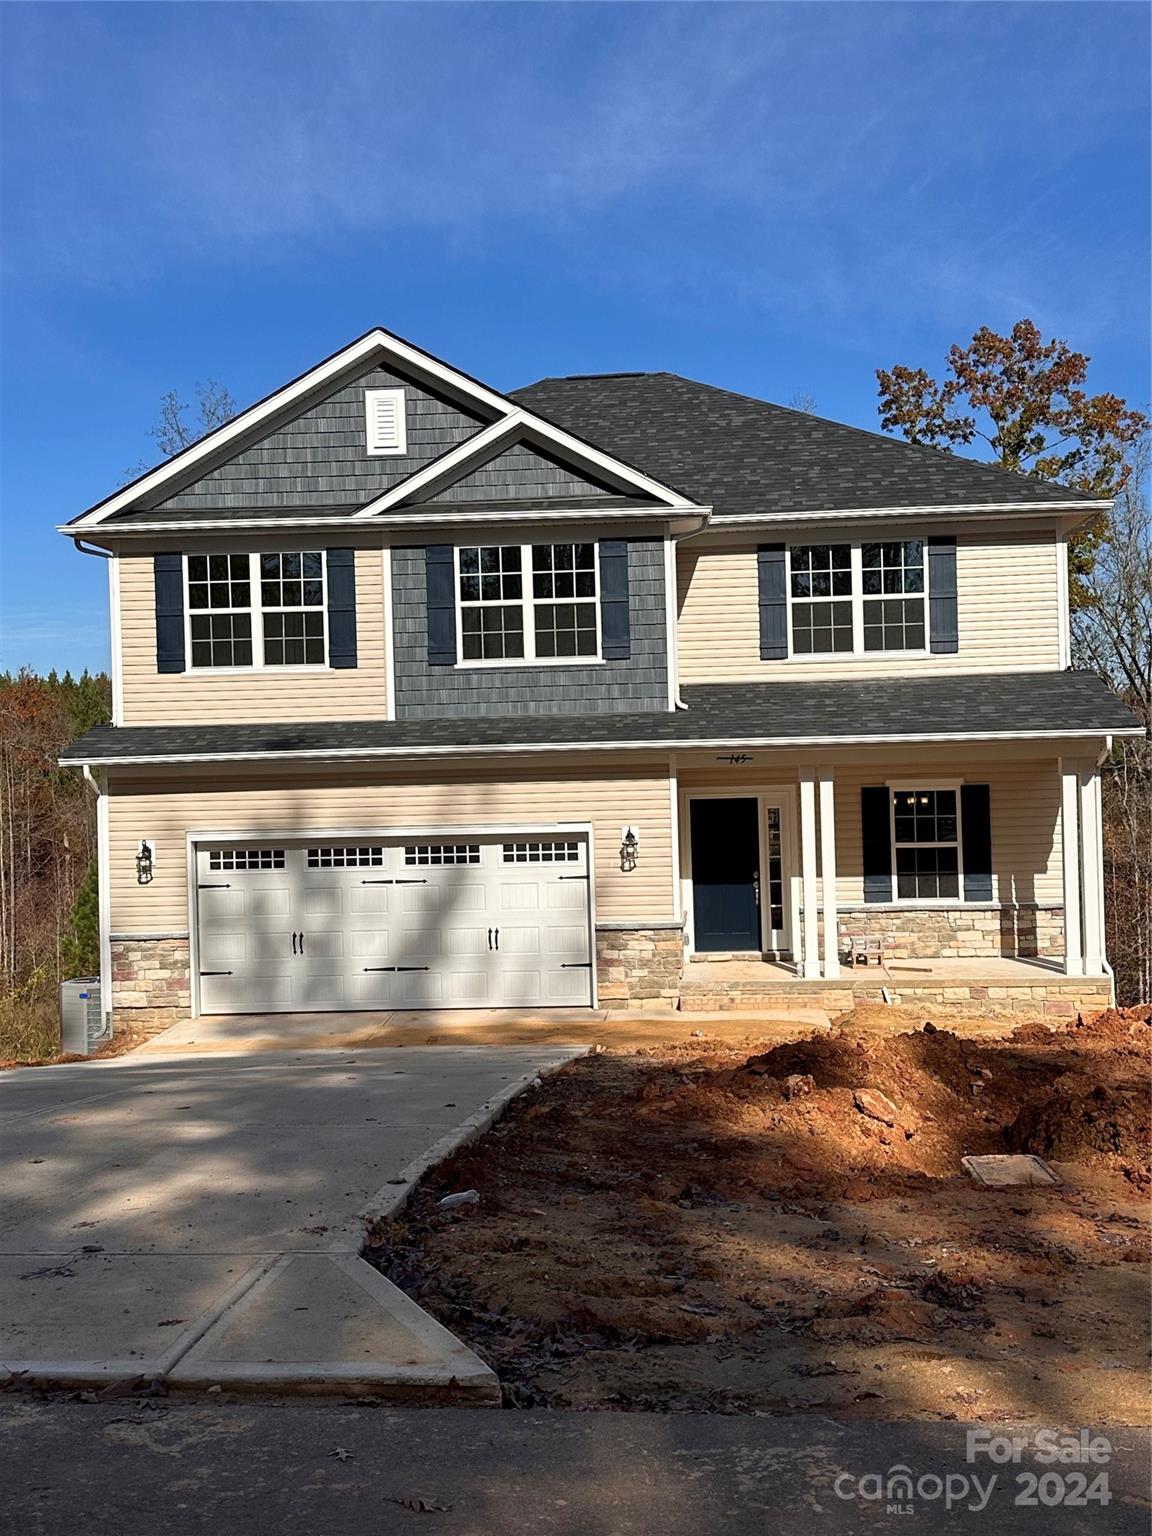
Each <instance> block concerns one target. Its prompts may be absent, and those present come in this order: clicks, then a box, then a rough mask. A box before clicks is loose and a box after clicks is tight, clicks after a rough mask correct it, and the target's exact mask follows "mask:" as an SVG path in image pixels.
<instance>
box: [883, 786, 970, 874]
mask: <svg viewBox="0 0 1152 1536" xmlns="http://www.w3.org/2000/svg"><path fill="white" fill-rule="evenodd" d="M959 798H960V796H959V793H958V791H957V790H955V789H903V788H899V789H894V790H893V791H892V867H893V869H894V870H895V872H896V899H897V900H898V901H949V900H952V901H955V900H958V899H959V896H960V813H959V805H958V801H959Z"/></svg>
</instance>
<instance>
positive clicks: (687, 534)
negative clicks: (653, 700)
mask: <svg viewBox="0 0 1152 1536" xmlns="http://www.w3.org/2000/svg"><path fill="white" fill-rule="evenodd" d="M711 521H712V508H711V507H709V508H708V509H707V511H704V512H701V513H700V514H699V516H698V517H697V519H696V526H695V527H694V528H685V529H684V530H683V531H682V532H680V533H676V532H675V531H674V530H673V529H672V528H671V527H669V529H668V537H669V538H670V539H671V541H672V576H673V578H675V576H676V545H677V544H682V543H683V542H684V540H685V539H694V538H695V537H696V535H697V534H699V533H703V532H704V530H705V528H707V526H708V524H709V523H710V522H711ZM668 600H669V602H670V603H675V601H676V592H675V590H673V591H672V592H670V593H669V597H668ZM672 638H673V640H674V642H675V645H676V650H677V652H679V649H680V616H679V614H676V617H675V620H674V622H673V625H672ZM668 665H669V666H673V665H675V666H676V695H675V704H676V708H677V709H687V708H688V706H687V704H685V702H684V700H683V699H682V698H681V696H680V668H679V663H678V660H677V658H676V657H673V656H669V658H668Z"/></svg>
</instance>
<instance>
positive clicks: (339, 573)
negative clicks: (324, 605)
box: [327, 549, 356, 667]
mask: <svg viewBox="0 0 1152 1536" xmlns="http://www.w3.org/2000/svg"><path fill="white" fill-rule="evenodd" d="M327 566H328V665H329V666H330V667H354V666H355V665H356V551H355V550H354V549H330V550H329V551H328V555H327Z"/></svg>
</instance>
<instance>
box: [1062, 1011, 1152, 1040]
mask: <svg viewBox="0 0 1152 1536" xmlns="http://www.w3.org/2000/svg"><path fill="white" fill-rule="evenodd" d="M1067 1029H1068V1033H1069V1034H1074V1035H1078V1036H1081V1037H1083V1038H1086V1039H1096V1040H1135V1041H1140V1040H1141V1039H1143V1040H1144V1041H1145V1042H1146V1041H1147V1040H1148V1039H1149V1038H1150V1037H1152V1003H1141V1004H1140V1005H1139V1006H1138V1007H1136V1008H1106V1009H1105V1010H1104V1012H1103V1013H1098V1014H1096V1015H1094V1016H1093V1017H1092V1018H1087V1019H1086V1018H1084V1016H1083V1015H1081V1016H1080V1017H1079V1018H1077V1019H1076V1020H1075V1021H1074V1022H1073V1023H1071V1024H1069V1025H1068V1026H1067Z"/></svg>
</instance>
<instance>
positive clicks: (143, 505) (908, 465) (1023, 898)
mask: <svg viewBox="0 0 1152 1536" xmlns="http://www.w3.org/2000/svg"><path fill="white" fill-rule="evenodd" d="M1100 506H1101V504H1100V503H1098V502H1088V501H1085V500H1084V499H1083V498H1082V497H1081V496H1079V495H1077V494H1076V493H1075V492H1073V491H1070V490H1066V489H1063V488H1061V487H1059V486H1054V485H1050V484H1044V483H1041V482H1039V481H1037V480H1034V479H1028V478H1025V477H1022V476H1018V475H1013V474H1009V473H1006V472H1004V471H1001V470H998V469H994V468H990V467H987V466H983V465H979V464H976V463H973V462H971V461H968V460H965V459H962V458H956V457H952V456H950V455H948V454H944V453H940V452H937V451H935V450H931V449H924V448H918V447H913V446H910V445H908V444H905V443H900V442H896V441H893V440H891V439H888V438H885V437H882V436H878V435H874V434H871V433H868V432H864V431H860V430H858V429H856V428H851V427H846V426H842V425H839V424H837V423H835V422H831V421H825V420H821V419H820V418H818V417H816V416H812V415H807V414H800V413H797V412H794V411H790V410H784V409H781V408H780V407H778V406H775V405H770V404H767V403H766V402H764V401H760V400H755V399H750V398H748V397H746V396H742V395H737V394H731V393H729V392H727V391H725V390H722V389H717V388H713V387H711V386H709V385H704V384H698V383H694V382H692V381H691V380H688V379H684V378H679V377H676V376H675V375H671V374H666V373H654V374H645V373H634V374H608V375H589V376H579V377H571V378H549V379H544V380H542V381H541V382H539V383H536V384H533V385H530V386H529V387H527V388H525V389H521V390H517V391H515V392H513V393H512V394H511V395H503V394H500V393H498V392H497V391H495V390H493V389H490V388H488V387H487V386H485V385H483V384H480V383H478V382H477V381H476V380H475V379H472V378H470V377H468V376H467V375H466V374H463V373H461V372H459V371H458V370H457V369H455V368H453V367H451V366H449V365H448V364H446V363H443V362H441V361H439V360H438V359H436V358H434V357H432V356H430V355H429V354H427V353H425V352H423V351H421V350H420V349H419V348H417V347H414V346H412V345H410V344H409V343H407V342H404V341H402V340H400V339H398V338H397V337H395V336H393V335H391V334H389V333H388V332H386V331H383V330H373V331H370V332H369V333H368V334H367V335H365V336H363V337H361V338H360V339H359V340H358V341H355V342H353V343H352V344H351V345H350V346H348V347H345V348H344V349H343V350H342V351H340V352H338V353H336V354H335V355H334V356H332V357H330V358H328V359H326V360H325V361H324V362H322V363H320V364H318V365H317V366H316V367H314V368H311V369H309V371H308V372H307V373H304V374H302V375H301V376H300V377H299V378H297V379H295V380H293V381H292V382H291V383H289V384H287V385H285V387H284V388H282V389H280V390H277V391H276V392H275V393H274V394H272V395H270V396H269V397H268V398H267V399H264V400H262V401H260V402H259V403H258V404H257V405H254V406H253V407H252V408H251V409H250V410H247V411H245V412H243V413H242V414H241V415H239V416H237V417H236V418H235V419H234V420H232V421H230V422H229V423H228V424H227V425H225V426H223V427H221V428H219V429H218V430H216V431H214V432H211V433H209V434H208V435H207V436H206V437H204V438H202V439H201V440H200V441H199V442H197V443H195V444H194V445H192V446H191V447H190V448H187V449H186V450H184V451H183V452H182V453H179V454H177V455H176V456H175V457H174V458H172V459H170V460H168V461H167V462H166V463H164V464H162V465H161V466H160V467H159V468H157V469H154V470H152V471H151V472H149V473H147V474H145V475H143V476H141V477H140V478H139V479H138V480H136V481H135V482H134V483H132V484H131V485H129V486H128V487H126V488H125V489H123V490H120V491H117V492H116V493H115V494H114V495H112V496H110V497H108V498H107V499H106V500H104V501H102V502H100V503H99V504H97V505H96V506H95V507H93V508H92V509H91V510H89V511H87V512H85V513H84V514H82V515H81V516H79V517H77V518H76V519H75V520H74V521H72V522H70V523H68V524H67V525H66V526H65V527H64V528H63V530H62V531H63V532H64V533H65V534H66V535H67V536H68V537H69V538H71V539H73V540H75V542H76V545H77V547H78V548H80V549H83V550H84V551H85V552H86V553H90V554H96V555H100V556H102V557H103V558H104V559H105V560H106V562H107V573H108V581H109V593H110V601H111V613H112V672H113V692H114V718H113V723H112V725H111V726H107V727H101V728H99V729H96V730H93V731H90V732H88V734H87V735H85V736H84V737H83V738H82V739H81V740H79V741H78V742H77V743H76V744H75V745H74V746H73V747H72V748H71V749H70V750H69V752H68V754H67V756H66V758H65V761H66V762H68V763H70V764H74V765H78V766H80V767H82V768H83V770H84V772H85V774H86V775H87V776H88V778H89V780H90V782H91V784H92V786H93V788H94V789H95V791H96V793H97V794H98V796H99V800H98V826H99V859H100V908H101V924H102V946H103V954H102V974H103V980H104V998H105V1001H106V1005H107V1006H110V1007H112V1008H113V1009H114V1011H115V1014H116V1015H117V1016H119V1017H124V1016H129V1015H131V1014H132V1013H134V1012H138V1011H140V1010H144V1011H147V1012H148V1013H149V1014H150V1015H152V1016H156V1015H157V1014H159V1016H162V1017H167V1016H179V1015H181V1014H186V1013H187V1012H188V1011H189V1010H191V1011H192V1012H193V1013H212V1014H219V1013H229V1012H239V1013H250V1012H265V1011H269V1012H273V1011H310V1010H322V1009H323V1010H331V1009H336V1010H359V1009H394V1008H401V1009H408V1008H474V1007H499V1006H516V1007H533V1008H535V1007H546V1006H557V1005H569V1006H586V1005H594V1006H606V1007H622V1006H633V1007H635V1006H651V1005H653V1004H663V1005H665V1006H668V1005H673V1006H674V1005H675V1004H676V1003H677V1001H678V1000H680V999H683V1003H684V1006H689V1007H691V1006H706V1005H714V1004H717V1003H720V1004H724V1005H727V1004H731V1003H732V1002H738V1001H740V1000H741V999H744V1000H746V1001H752V1000H755V999H757V998H758V999H759V1000H760V1001H761V1002H762V1003H763V1002H765V1001H767V1002H768V1003H770V1004H772V1005H776V1006H780V1005H784V1004H785V1003H786V1002H788V1001H792V1002H796V1001H800V1002H807V1001H812V1000H813V999H815V1000H820V1001H824V1002H826V1003H829V1004H833V1005H835V1004H837V1003H840V1004H848V1003H850V1001H851V998H852V996H853V995H856V996H861V995H865V996H879V995H880V993H881V987H882V986H883V987H884V988H885V989H886V991H887V995H888V996H889V997H890V998H891V997H904V998H911V997H920V998H923V999H925V1000H931V1001H932V1002H933V1003H934V1004H938V1003H943V1004H948V1003H952V1002H961V1001H965V1000H970V999H973V998H976V999H980V1000H982V1001H985V1000H986V1001H987V1004H988V1006H989V1007H995V1008H1002V1009H1010V1008H1011V1007H1013V1006H1023V1007H1033V1008H1035V1007H1037V1006H1040V1007H1047V1008H1048V1009H1050V1010H1051V1011H1054V1012H1055V1011H1071V1009H1073V1008H1074V1007H1078V1006H1085V1005H1091V1004H1093V1003H1101V1004H1102V1003H1104V1002H1105V1001H1106V1000H1107V999H1108V997H1109V993H1110V979H1109V972H1108V967H1107V962H1106V958H1105V953H1104V914H1103V896H1102V880H1101V816H1100V787H1099V778H1098V765H1099V762H1100V760H1101V757H1102V754H1104V753H1105V752H1106V750H1107V747H1108V743H1109V739H1110V737H1111V736H1112V735H1115V734H1131V733H1133V732H1135V731H1136V730H1137V729H1138V728H1137V727H1136V725H1135V722H1134V719H1133V717H1132V716H1131V715H1130V714H1129V713H1128V711H1127V710H1126V709H1125V708H1124V707H1123V706H1122V705H1121V704H1120V703H1119V702H1118V701H1117V700H1116V699H1115V698H1114V697H1113V696H1112V695H1111V694H1110V693H1109V692H1108V691H1107V689H1106V688H1105V687H1104V685H1103V684H1102V683H1101V681H1100V680H1099V679H1097V678H1096V677H1094V676H1092V675H1088V674H1084V673H1076V672H1073V671H1071V670H1070V668H1069V634H1068V602H1067V567H1066V549H1067V540H1068V536H1069V534H1070V533H1071V531H1072V530H1074V529H1075V528H1076V526H1077V524H1078V523H1080V522H1081V521H1082V520H1083V519H1085V518H1086V517H1089V516H1091V515H1093V514H1094V513H1096V512H1098V511H1099V510H1100ZM868 941H872V942H871V945H869V942H868ZM862 950H863V951H864V960H865V961H868V960H872V959H880V958H882V961H883V963H882V965H880V966H878V967H873V966H871V965H869V964H867V963H860V958H859V956H860V952H861V951H862ZM876 951H880V954H877V953H876ZM853 954H855V955H856V956H857V961H856V963H855V964H852V963H850V961H851V957H852V956H853ZM720 957H722V962H721V958H720ZM741 961H742V962H743V963H740V962H741Z"/></svg>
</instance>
